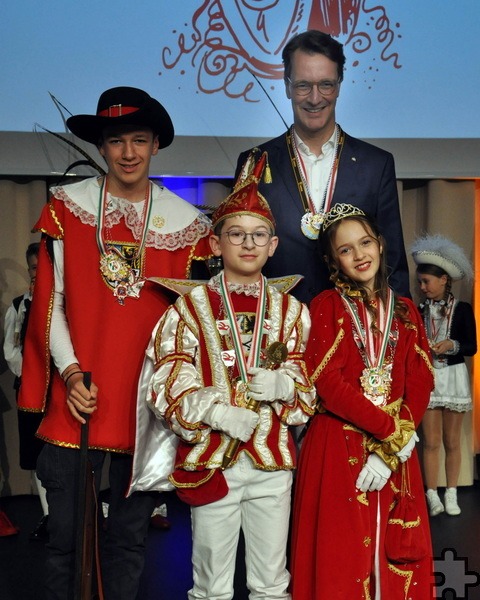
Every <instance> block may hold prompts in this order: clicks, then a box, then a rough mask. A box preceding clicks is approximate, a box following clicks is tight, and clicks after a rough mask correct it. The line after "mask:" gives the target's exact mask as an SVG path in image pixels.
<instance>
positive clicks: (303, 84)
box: [286, 77, 339, 96]
mask: <svg viewBox="0 0 480 600" xmlns="http://www.w3.org/2000/svg"><path fill="white" fill-rule="evenodd" d="M286 80H287V81H288V83H289V84H290V87H291V88H292V90H293V92H294V93H295V94H296V95H297V96H308V94H311V93H312V90H313V87H314V86H316V87H317V90H318V91H319V92H320V93H321V94H322V96H331V95H332V94H333V92H334V91H335V90H336V89H337V88H338V84H339V82H338V81H332V80H331V79H324V80H323V81H317V82H316V83H312V82H311V81H297V82H295V83H293V81H292V80H291V79H290V77H286Z"/></svg>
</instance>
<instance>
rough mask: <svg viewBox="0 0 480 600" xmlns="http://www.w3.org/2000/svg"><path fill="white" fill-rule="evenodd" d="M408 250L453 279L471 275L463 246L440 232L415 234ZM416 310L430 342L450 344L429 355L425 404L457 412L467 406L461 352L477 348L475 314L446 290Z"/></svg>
mask: <svg viewBox="0 0 480 600" xmlns="http://www.w3.org/2000/svg"><path fill="white" fill-rule="evenodd" d="M411 251H412V257H413V260H414V261H415V263H416V264H417V265H419V266H421V265H425V264H433V265H436V266H438V267H440V268H441V269H443V271H445V273H447V275H448V276H449V277H451V279H452V280H453V281H458V280H460V279H463V278H467V279H472V277H473V270H472V266H471V264H470V262H469V261H468V259H467V258H466V256H465V254H464V252H463V250H462V249H461V248H460V247H459V246H457V245H456V244H454V243H453V242H451V241H450V240H449V239H447V238H445V237H443V236H441V235H428V236H423V237H421V238H418V239H417V240H416V241H415V242H414V244H413V246H412V250H411ZM420 268H421V267H420ZM420 272H421V271H420ZM420 312H421V314H422V315H423V318H424V322H425V328H426V330H427V335H428V339H429V341H430V343H432V344H434V343H436V342H438V341H441V340H447V339H449V340H451V341H452V342H453V345H454V348H453V350H451V351H450V352H448V353H446V354H444V355H442V356H439V357H437V356H434V357H433V366H434V367H435V389H434V390H433V392H432V394H431V396H430V403H429V405H428V408H448V409H449V410H453V411H458V412H466V411H469V410H471V409H472V395H471V390H470V379H469V376H468V370H467V366H466V364H465V356H473V355H474V354H475V353H476V352H477V334H476V326H475V315H474V314H473V309H472V306H471V304H469V303H468V302H462V301H460V300H458V299H457V298H455V297H454V296H453V294H452V293H451V292H448V294H447V298H444V299H442V300H439V301H433V300H430V299H427V300H425V301H424V302H422V304H420ZM446 367H448V368H446Z"/></svg>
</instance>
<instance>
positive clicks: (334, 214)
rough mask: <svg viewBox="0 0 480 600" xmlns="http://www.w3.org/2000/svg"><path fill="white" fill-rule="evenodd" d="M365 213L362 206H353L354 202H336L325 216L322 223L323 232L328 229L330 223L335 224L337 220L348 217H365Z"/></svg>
mask: <svg viewBox="0 0 480 600" xmlns="http://www.w3.org/2000/svg"><path fill="white" fill-rule="evenodd" d="M364 216H365V213H364V212H363V210H361V209H360V208H357V207H356V206H353V205H352V204H346V203H344V202H341V203H340V204H335V206H334V207H333V208H331V209H330V210H329V211H328V212H327V213H326V214H325V216H324V218H323V223H322V232H324V231H326V230H327V229H328V228H329V227H330V225H333V224H334V223H336V222H337V221H340V220H342V219H345V218H346V217H364Z"/></svg>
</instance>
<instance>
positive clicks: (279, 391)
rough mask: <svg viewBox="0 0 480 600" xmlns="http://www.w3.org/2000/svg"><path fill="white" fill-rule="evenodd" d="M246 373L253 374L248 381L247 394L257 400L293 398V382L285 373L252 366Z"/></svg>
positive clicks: (270, 400) (268, 400)
mask: <svg viewBox="0 0 480 600" xmlns="http://www.w3.org/2000/svg"><path fill="white" fill-rule="evenodd" d="M248 374H249V375H253V377H252V379H251V380H250V381H249V382H248V390H249V396H250V397H251V398H253V399H254V400H257V401H258V402H273V401H274V400H285V401H288V400H293V398H294V395H295V383H294V381H293V379H292V378H291V377H290V376H289V375H287V374H286V373H282V372H281V371H269V370H268V369H256V368H252V369H249V371H248Z"/></svg>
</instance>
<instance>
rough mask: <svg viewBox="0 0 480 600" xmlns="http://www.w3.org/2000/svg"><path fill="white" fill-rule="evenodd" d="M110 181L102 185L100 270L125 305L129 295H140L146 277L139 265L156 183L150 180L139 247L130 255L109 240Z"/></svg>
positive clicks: (130, 296) (99, 238)
mask: <svg viewBox="0 0 480 600" xmlns="http://www.w3.org/2000/svg"><path fill="white" fill-rule="evenodd" d="M107 195H108V181H107V178H106V177H104V178H103V181H102V185H101V187H100V198H99V203H98V205H99V206H98V225H97V232H96V235H97V245H98V249H99V251H100V271H101V273H102V275H103V277H104V278H105V280H106V282H107V284H108V285H109V286H110V287H111V288H112V290H113V295H114V296H115V297H116V298H117V300H118V303H119V304H120V305H121V306H123V305H124V304H125V299H126V298H139V297H140V290H141V289H142V287H143V285H144V283H145V278H144V277H142V274H141V269H140V268H137V267H136V266H135V265H136V264H137V262H138V261H139V260H141V255H142V252H143V249H144V247H145V242H146V240H147V234H148V224H149V222H150V215H151V212H152V183H151V182H150V181H149V182H148V184H147V189H146V192H145V204H144V206H143V211H142V217H141V220H142V232H141V237H140V242H139V244H138V247H137V249H136V250H135V251H134V252H133V253H132V254H131V255H130V256H128V257H126V256H124V254H122V250H121V249H120V248H117V247H116V246H115V245H114V243H113V242H112V241H111V240H110V239H109V237H110V235H109V230H108V228H107V227H106V225H105V220H106V212H107Z"/></svg>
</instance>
